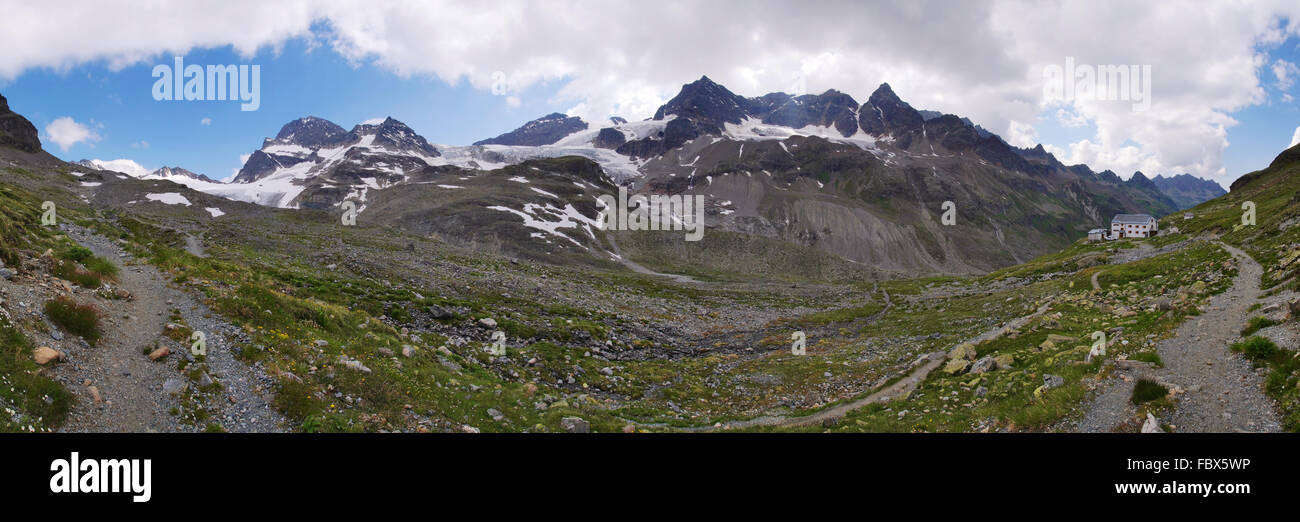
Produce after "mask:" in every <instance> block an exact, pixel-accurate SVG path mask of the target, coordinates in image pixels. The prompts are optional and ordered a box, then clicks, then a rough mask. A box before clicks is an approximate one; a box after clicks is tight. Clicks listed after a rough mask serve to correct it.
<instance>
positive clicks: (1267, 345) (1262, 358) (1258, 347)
mask: <svg viewBox="0 0 1300 522" xmlns="http://www.w3.org/2000/svg"><path fill="white" fill-rule="evenodd" d="M1231 348H1232V351H1234V352H1241V354H1242V355H1245V356H1246V358H1247V359H1250V360H1252V361H1255V362H1270V361H1274V360H1275V359H1276V358H1277V357H1278V356H1279V355H1281V354H1283V353H1285V352H1283V351H1282V349H1281V348H1278V347H1277V344H1274V343H1273V341H1270V340H1268V338H1265V337H1260V336H1258V335H1252V336H1250V337H1248V338H1246V340H1244V341H1241V342H1236V343H1233V344H1232V347H1231Z"/></svg>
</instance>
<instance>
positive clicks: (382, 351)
mask: <svg viewBox="0 0 1300 522" xmlns="http://www.w3.org/2000/svg"><path fill="white" fill-rule="evenodd" d="M375 351H376V352H379V355H382V356H384V357H392V356H393V350H392V349H389V348H384V347H382V346H381V347H380V348H379V349H377V350H375Z"/></svg>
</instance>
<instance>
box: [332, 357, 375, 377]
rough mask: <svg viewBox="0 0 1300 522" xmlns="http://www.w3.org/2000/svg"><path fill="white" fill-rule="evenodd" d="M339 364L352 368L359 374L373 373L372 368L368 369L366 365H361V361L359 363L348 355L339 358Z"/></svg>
mask: <svg viewBox="0 0 1300 522" xmlns="http://www.w3.org/2000/svg"><path fill="white" fill-rule="evenodd" d="M339 363H340V364H342V365H343V366H346V367H348V368H351V369H353V370H356V371H359V372H365V373H371V371H370V368H367V367H366V365H364V364H361V361H358V360H356V359H353V358H351V357H348V356H346V355H340V356H339Z"/></svg>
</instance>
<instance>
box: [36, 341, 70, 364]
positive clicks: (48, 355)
mask: <svg viewBox="0 0 1300 522" xmlns="http://www.w3.org/2000/svg"><path fill="white" fill-rule="evenodd" d="M32 357H34V358H35V359H36V364H39V365H42V366H44V365H46V364H49V363H50V362H51V361H61V360H63V353H61V352H59V351H58V350H55V349H53V348H50V347H49V346H42V347H40V348H37V349H36V350H35V351H33V352H32Z"/></svg>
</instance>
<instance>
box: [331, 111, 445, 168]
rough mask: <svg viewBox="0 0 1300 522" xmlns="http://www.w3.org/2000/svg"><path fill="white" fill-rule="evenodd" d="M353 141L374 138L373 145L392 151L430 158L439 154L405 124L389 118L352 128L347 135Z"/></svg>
mask: <svg viewBox="0 0 1300 522" xmlns="http://www.w3.org/2000/svg"><path fill="white" fill-rule="evenodd" d="M349 134H350V135H351V136H352V137H353V138H354V139H360V138H361V137H362V136H369V135H373V136H375V140H374V142H373V144H374V145H377V146H380V147H384V148H386V149H393V150H396V151H403V152H418V153H421V154H425V155H427V156H430V157H434V158H436V157H438V156H440V155H441V154H440V153H439V152H438V149H435V148H434V147H433V145H430V144H429V142H428V140H425V139H424V137H423V136H420V135H419V134H416V133H415V131H414V130H412V129H411V128H410V127H408V126H407V125H406V124H405V123H402V122H400V121H397V120H395V119H393V117H391V116H389V117H388V118H385V119H384V121H383V122H381V123H379V124H378V125H367V124H361V125H357V126H356V127H353V128H352V132H350V133H349Z"/></svg>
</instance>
